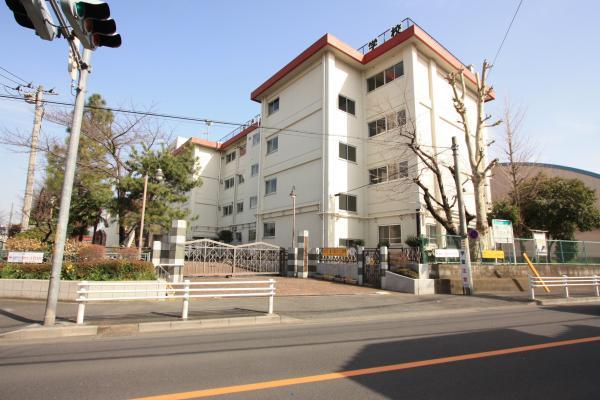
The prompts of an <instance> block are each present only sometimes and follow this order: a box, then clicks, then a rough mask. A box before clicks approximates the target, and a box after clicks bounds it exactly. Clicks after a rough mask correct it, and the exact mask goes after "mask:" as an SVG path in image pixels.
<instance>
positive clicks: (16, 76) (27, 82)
mask: <svg viewBox="0 0 600 400" xmlns="http://www.w3.org/2000/svg"><path fill="white" fill-rule="evenodd" d="M0 69H1V70H2V71H4V72H6V73H8V74H10V75H12V76H14V77H15V78H17V79H19V80H21V81H23V82H24V83H26V84H29V82H30V81H26V80H25V79H23V78H21V77H20V76H19V75H16V74H13V73H12V72H10V71H9V70H7V69H6V68H4V67H2V66H0ZM18 84H19V83H17V85H18Z"/></svg>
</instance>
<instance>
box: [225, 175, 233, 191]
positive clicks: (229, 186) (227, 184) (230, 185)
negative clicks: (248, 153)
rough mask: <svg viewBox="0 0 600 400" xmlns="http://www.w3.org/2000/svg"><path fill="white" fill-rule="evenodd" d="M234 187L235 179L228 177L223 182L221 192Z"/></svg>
mask: <svg viewBox="0 0 600 400" xmlns="http://www.w3.org/2000/svg"><path fill="white" fill-rule="evenodd" d="M228 182H231V183H228ZM234 186H235V177H234V176H230V177H229V178H226V179H224V180H223V190H229V189H231V188H232V187H234Z"/></svg>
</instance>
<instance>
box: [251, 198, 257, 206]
mask: <svg viewBox="0 0 600 400" xmlns="http://www.w3.org/2000/svg"><path fill="white" fill-rule="evenodd" d="M257 203H258V197H257V196H250V208H256V204H257Z"/></svg>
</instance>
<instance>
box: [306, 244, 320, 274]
mask: <svg viewBox="0 0 600 400" xmlns="http://www.w3.org/2000/svg"><path fill="white" fill-rule="evenodd" d="M317 251H318V249H310V251H309V252H308V275H309V276H310V275H312V274H315V273H316V272H317V256H318V254H317Z"/></svg>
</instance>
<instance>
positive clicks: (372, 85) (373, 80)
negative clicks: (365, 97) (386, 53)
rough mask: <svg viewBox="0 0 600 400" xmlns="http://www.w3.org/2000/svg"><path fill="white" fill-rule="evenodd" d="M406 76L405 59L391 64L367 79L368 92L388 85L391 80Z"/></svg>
mask: <svg viewBox="0 0 600 400" xmlns="http://www.w3.org/2000/svg"><path fill="white" fill-rule="evenodd" d="M402 76H404V60H401V61H399V62H397V63H396V64H394V65H391V66H389V67H387V68H385V69H384V70H382V71H380V72H377V73H376V74H373V75H371V76H370V77H368V78H367V79H366V81H367V93H370V92H372V91H373V90H376V89H378V88H380V87H382V86H385V85H387V84H388V83H390V82H393V81H395V80H396V79H398V78H400V77H402Z"/></svg>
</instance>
